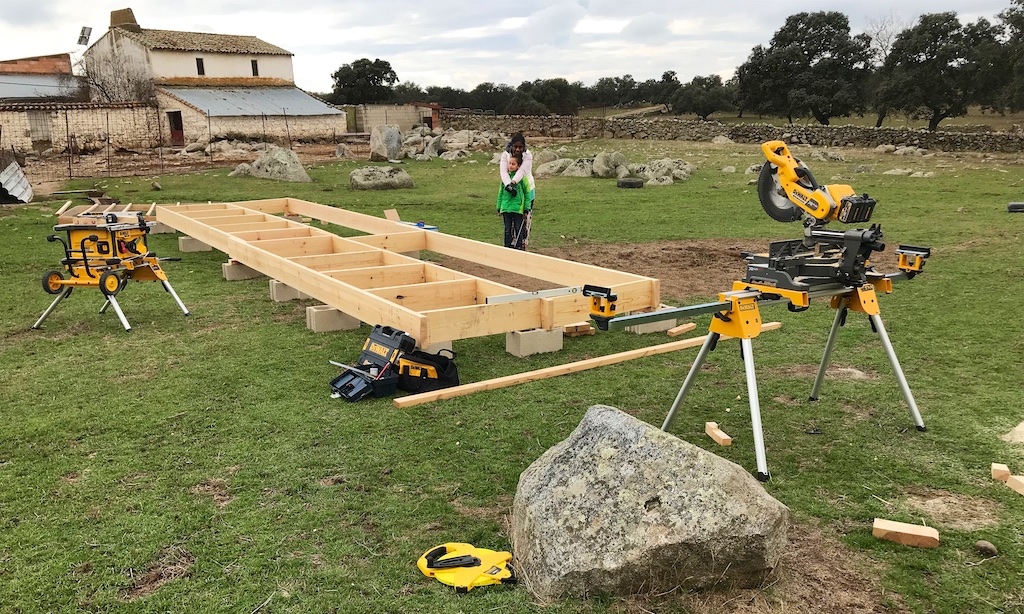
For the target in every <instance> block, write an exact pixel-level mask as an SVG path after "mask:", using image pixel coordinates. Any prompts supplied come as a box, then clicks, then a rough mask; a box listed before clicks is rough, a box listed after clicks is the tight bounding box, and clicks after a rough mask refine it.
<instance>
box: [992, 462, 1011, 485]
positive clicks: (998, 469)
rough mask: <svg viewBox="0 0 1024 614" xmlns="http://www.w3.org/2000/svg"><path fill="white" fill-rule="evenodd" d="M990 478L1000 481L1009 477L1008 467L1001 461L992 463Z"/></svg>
mask: <svg viewBox="0 0 1024 614" xmlns="http://www.w3.org/2000/svg"><path fill="white" fill-rule="evenodd" d="M992 479H993V480H999V481H1000V482H1005V481H1006V480H1008V479H1010V468H1009V467H1007V466H1006V465H1003V464H1002V463H992Z"/></svg>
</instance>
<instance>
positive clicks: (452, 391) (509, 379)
mask: <svg viewBox="0 0 1024 614" xmlns="http://www.w3.org/2000/svg"><path fill="white" fill-rule="evenodd" d="M508 304H515V303H508ZM493 306H494V307H497V306H498V305H493ZM781 326H782V324H781V323H779V322H766V323H765V324H762V325H761V331H762V332H764V331H769V330H775V329H777V328H779V327H781ZM706 339H707V336H706V335H705V336H701V337H693V338H691V339H683V340H681V341H670V342H669V343H662V344H661V345H654V346H651V347H646V348H640V349H638V350H628V351H625V352H619V353H617V354H609V355H607V356H598V357H596V358H588V359H586V360H580V361H577V362H570V363H567V364H564V365H556V366H554V367H547V368H545V369H537V370H536V371H527V372H526V373H517V374H515V375H506V376H505V377H498V378H495V379H489V380H485V381H482V382H474V383H472V384H463V385H461V386H453V387H451V388H444V389H442V390H435V391H432V392H423V393H420V394H413V395H409V396H405V397H399V398H396V399H395V400H394V401H392V404H393V405H394V406H395V407H396V408H398V409H403V408H406V407H415V406H416V405H420V404H423V403H430V402H431V401H440V400H443V399H451V398H455V397H461V396H465V395H467V394H473V393H474V392H480V391H482V390H497V389H499V388H507V387H508V386H515V385H517V384H525V383H527V382H535V381H537V380H541V379H547V378H549V377H558V376H559V375H567V374H569V373H577V372H579V371H586V370H587V369H593V368H595V367H603V366H605V365H613V364H616V363H620V362H625V361H627V360H636V359H637V358H645V357H647V356H654V355H656V354H664V353H666V352H676V351H678V350H685V349H687V348H692V347H697V346H700V345H703V344H704V341H705V340H706ZM725 339H731V337H729V336H727V335H722V337H721V339H720V340H725Z"/></svg>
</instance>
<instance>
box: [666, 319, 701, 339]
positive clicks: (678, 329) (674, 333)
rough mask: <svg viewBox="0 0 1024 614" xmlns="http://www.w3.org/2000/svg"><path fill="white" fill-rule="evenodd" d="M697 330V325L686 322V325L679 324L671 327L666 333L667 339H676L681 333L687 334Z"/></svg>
mask: <svg viewBox="0 0 1024 614" xmlns="http://www.w3.org/2000/svg"><path fill="white" fill-rule="evenodd" d="M695 328H697V325H696V324H694V323H693V322H687V323H686V324H680V325H679V326H675V327H672V328H670V329H668V330H667V331H666V334H668V336H669V337H678V336H679V335H681V334H683V333H688V332H690V331H691V330H693V329H695Z"/></svg>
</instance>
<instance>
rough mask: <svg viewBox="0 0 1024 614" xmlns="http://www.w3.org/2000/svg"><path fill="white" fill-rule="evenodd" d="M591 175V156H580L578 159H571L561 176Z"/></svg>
mask: <svg viewBox="0 0 1024 614" xmlns="http://www.w3.org/2000/svg"><path fill="white" fill-rule="evenodd" d="M593 175H594V159H593V158H580V159H578V160H573V161H572V163H571V164H569V166H567V167H566V168H565V170H564V171H562V176H563V177H591V176H593Z"/></svg>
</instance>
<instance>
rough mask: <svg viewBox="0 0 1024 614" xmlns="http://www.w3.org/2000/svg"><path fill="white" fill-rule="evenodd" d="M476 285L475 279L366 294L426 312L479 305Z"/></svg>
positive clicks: (403, 287) (408, 286) (371, 291)
mask: <svg viewBox="0 0 1024 614" xmlns="http://www.w3.org/2000/svg"><path fill="white" fill-rule="evenodd" d="M398 266H401V265H398ZM476 284H477V280H475V279H458V280H453V281H431V282H427V283H422V284H412V285H406V286H391V287H384V288H374V289H372V290H367V291H366V292H367V293H368V294H372V295H374V296H379V297H381V298H385V299H387V300H389V301H391V302H393V303H396V304H398V305H402V306H403V307H407V308H409V309H412V310H413V311H420V312H425V311H426V310H428V309H429V310H438V309H442V310H443V309H448V308H452V307H465V306H467V305H476V304H477V303H478V301H477V289H476ZM421 345H422V342H421Z"/></svg>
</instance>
